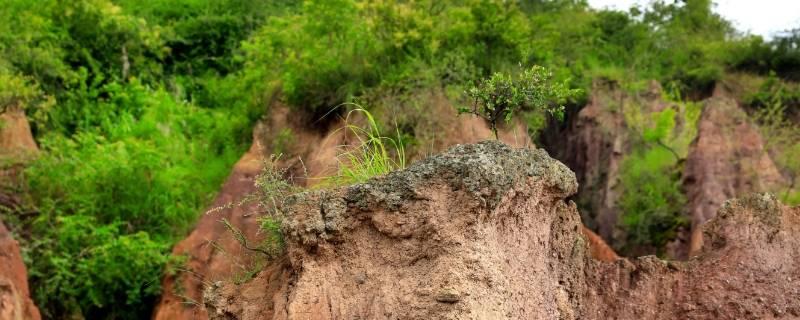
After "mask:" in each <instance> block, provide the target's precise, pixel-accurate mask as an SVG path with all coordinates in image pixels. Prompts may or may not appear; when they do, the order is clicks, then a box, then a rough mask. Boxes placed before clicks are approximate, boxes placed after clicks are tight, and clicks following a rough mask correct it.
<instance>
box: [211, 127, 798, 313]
mask: <svg viewBox="0 0 800 320" xmlns="http://www.w3.org/2000/svg"><path fill="white" fill-rule="evenodd" d="M576 190H577V183H576V179H575V176H574V174H572V172H571V171H570V170H569V169H567V168H566V166H564V165H563V164H561V163H559V162H557V161H555V160H553V159H551V158H549V157H548V156H547V155H546V153H544V152H543V151H541V150H530V149H517V150H513V149H510V148H508V147H505V146H503V145H501V144H499V143H496V142H487V143H481V144H478V145H465V146H458V147H455V148H453V149H451V150H450V151H448V152H447V153H445V154H442V155H438V156H433V157H430V158H428V159H425V160H423V161H420V162H419V163H417V164H415V165H413V166H411V167H410V168H408V169H406V170H403V171H398V172H395V173H392V174H389V175H388V176H386V177H381V178H377V179H373V180H371V181H369V182H368V183H366V184H359V185H354V186H349V187H344V188H339V189H334V190H330V191H312V192H307V193H304V194H300V195H295V196H292V197H290V198H289V199H288V200H287V204H286V206H285V207H284V208H283V212H284V213H285V217H284V220H283V221H284V225H283V229H284V234H285V237H286V248H287V253H288V255H287V258H286V259H282V260H279V261H276V262H275V263H274V264H272V265H270V266H269V267H267V268H266V269H265V270H264V271H262V272H261V273H260V274H259V275H257V276H256V278H255V279H254V280H252V281H251V282H248V283H245V284H242V285H235V284H232V283H230V282H229V281H218V282H214V283H213V284H212V285H211V286H209V287H208V289H207V291H206V293H205V298H206V300H205V304H206V307H207V309H208V310H209V311H208V315H209V316H211V318H212V319H555V318H558V319H610V318H613V319H774V318H785V319H793V318H798V317H800V289H798V288H800V280H798V279H800V265H798V264H797V263H795V261H800V209H798V208H794V209H790V208H787V207H785V206H783V205H781V204H780V203H779V202H778V201H777V200H776V199H775V198H774V197H772V196H770V195H752V196H747V197H744V198H742V199H740V200H732V201H728V202H726V203H725V205H723V207H722V209H721V210H720V211H719V213H718V214H717V215H716V217H714V218H713V219H712V220H711V221H710V222H709V223H707V224H706V225H705V235H704V236H705V239H706V242H705V243H706V245H705V246H704V247H703V251H702V252H701V253H700V255H699V256H697V257H695V258H693V259H692V260H690V261H688V262H669V261H663V260H659V259H657V258H655V257H652V256H649V257H642V258H638V259H635V260H632V261H629V260H627V259H619V260H616V262H612V263H608V262H601V261H598V260H595V259H592V258H591V256H590V253H589V241H587V239H586V237H584V236H583V235H582V232H581V224H580V217H579V215H578V212H577V210H576V208H575V205H574V204H572V203H571V202H566V201H565V200H564V199H565V198H566V197H568V196H569V195H571V194H572V193H574V192H575V191H576Z"/></svg>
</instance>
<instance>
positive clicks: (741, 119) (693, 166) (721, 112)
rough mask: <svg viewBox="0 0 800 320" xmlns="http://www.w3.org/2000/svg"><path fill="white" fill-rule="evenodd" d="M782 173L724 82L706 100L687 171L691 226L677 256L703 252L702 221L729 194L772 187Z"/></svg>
mask: <svg viewBox="0 0 800 320" xmlns="http://www.w3.org/2000/svg"><path fill="white" fill-rule="evenodd" d="M781 180H782V177H781V174H780V172H779V171H778V169H777V167H776V166H775V164H774V163H773V162H772V159H771V158H770V156H769V154H768V153H767V152H766V151H765V150H764V143H763V141H762V139H761V135H760V134H759V131H758V128H757V127H756V126H755V125H754V124H753V123H752V120H750V118H749V117H748V116H747V114H746V113H745V112H744V111H743V110H742V109H741V108H740V107H739V105H738V103H737V102H736V100H734V99H733V98H731V97H730V95H729V94H727V93H726V92H725V91H724V90H723V89H722V88H718V89H717V90H716V91H715V92H714V96H713V97H711V98H710V99H708V100H707V101H706V102H705V106H704V108H703V113H702V115H701V117H700V121H699V123H698V131H697V137H696V138H695V140H694V141H693V143H692V146H691V148H690V151H689V156H688V158H687V159H686V165H685V169H684V174H683V185H684V189H685V190H686V194H687V197H688V200H689V203H688V212H689V214H690V216H691V219H692V229H691V234H690V236H689V237H687V238H689V239H690V241H689V243H688V245H684V247H686V248H684V249H683V250H682V251H681V253H680V254H679V256H682V257H686V256H687V255H692V254H695V253H697V252H699V250H700V248H701V247H702V239H703V237H702V232H701V230H702V228H701V226H702V225H703V224H704V223H705V222H706V221H708V220H709V219H711V218H712V217H714V215H715V214H716V212H717V210H718V209H719V208H720V206H721V205H722V203H723V202H725V200H727V199H730V198H733V197H737V196H740V195H744V194H747V193H750V192H764V191H771V190H774V189H775V188H776V187H777V186H779V185H780V184H781V183H782V181H781Z"/></svg>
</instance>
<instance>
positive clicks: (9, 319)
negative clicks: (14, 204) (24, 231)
mask: <svg viewBox="0 0 800 320" xmlns="http://www.w3.org/2000/svg"><path fill="white" fill-rule="evenodd" d="M40 318H41V317H40V316H39V309H37V308H36V305H34V304H33V301H32V300H31V299H30V292H29V291H28V273H27V271H26V270H25V264H23V263H22V256H21V255H20V251H19V244H18V243H17V241H15V240H14V239H13V237H12V236H11V233H10V232H9V231H8V229H6V227H5V225H3V223H2V222H0V320H23V319H26V320H27V319H40Z"/></svg>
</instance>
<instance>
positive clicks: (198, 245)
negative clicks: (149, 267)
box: [154, 94, 614, 320]
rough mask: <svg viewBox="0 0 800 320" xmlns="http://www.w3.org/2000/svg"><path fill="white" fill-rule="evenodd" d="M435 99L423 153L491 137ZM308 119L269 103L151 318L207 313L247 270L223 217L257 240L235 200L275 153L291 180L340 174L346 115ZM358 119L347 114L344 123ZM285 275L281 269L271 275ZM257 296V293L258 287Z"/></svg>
mask: <svg viewBox="0 0 800 320" xmlns="http://www.w3.org/2000/svg"><path fill="white" fill-rule="evenodd" d="M431 101H433V102H432V104H431V108H433V109H434V110H436V114H437V115H436V116H435V117H433V118H432V119H428V121H427V122H424V123H423V124H421V125H423V126H425V128H426V130H429V131H430V132H439V134H438V135H437V136H435V137H431V139H432V140H431V143H430V146H431V148H432V149H431V150H428V149H426V150H425V151H424V152H434V151H436V150H438V149H440V148H443V147H444V146H448V145H452V144H454V143H458V142H477V141H480V140H482V139H485V138H487V137H489V136H490V135H491V131H490V130H489V129H488V126H486V124H485V123H484V122H482V121H481V120H480V119H478V118H476V117H469V116H463V117H458V116H457V114H456V112H455V111H454V110H455V109H454V108H453V106H452V105H450V104H449V102H448V101H447V99H446V98H445V97H444V96H442V95H441V94H434V95H433V96H432V97H431ZM306 120H307V119H301V118H300V117H297V116H296V115H293V114H292V113H291V112H290V110H289V109H288V107H286V106H284V105H282V104H281V103H280V102H278V101H275V102H273V103H272V104H271V106H270V113H269V116H268V117H267V118H265V119H263V120H262V122H260V123H259V124H258V125H257V126H256V128H255V129H254V131H253V145H252V146H251V148H250V150H249V151H248V152H247V153H246V154H245V155H244V156H243V157H242V158H241V159H240V160H239V162H238V163H237V164H236V165H235V166H234V168H233V170H232V172H231V174H230V176H229V177H228V180H227V181H226V182H225V184H224V185H223V186H222V188H221V191H220V193H219V194H218V195H217V197H216V199H215V200H214V203H213V204H212V205H211V207H210V208H221V207H225V208H223V209H222V210H218V211H216V212H213V213H208V214H204V215H202V216H201V217H200V219H199V221H198V223H197V224H196V226H195V228H194V230H193V231H192V232H191V233H190V234H189V236H188V237H187V238H186V239H184V240H182V241H181V242H180V243H178V245H176V246H175V247H174V248H173V254H174V255H178V256H184V257H185V263H184V264H183V265H180V266H179V268H178V272H177V273H175V274H169V275H167V276H165V277H164V280H163V282H162V285H163V293H162V297H161V300H160V302H159V303H158V305H157V306H156V310H155V312H154V319H169V320H173V319H205V318H207V315H206V309H205V308H204V307H203V306H202V292H203V288H205V287H206V286H208V285H209V284H211V283H214V282H216V281H230V280H231V279H232V278H233V277H235V276H236V275H240V274H242V273H246V272H249V271H250V270H249V269H250V268H252V265H251V262H252V261H253V259H252V258H253V257H252V255H251V254H249V253H248V252H247V250H244V249H243V248H242V246H241V245H240V244H239V243H238V242H237V241H236V240H235V239H234V238H233V236H232V233H231V232H230V231H229V230H227V229H226V228H225V226H224V225H223V224H222V223H221V220H222V219H226V220H228V221H229V222H230V223H231V225H233V226H234V227H236V228H238V229H239V230H241V231H242V232H243V234H245V235H246V236H247V237H248V238H249V239H251V240H252V241H258V240H259V239H260V237H261V236H262V235H261V234H259V232H258V227H259V226H258V225H259V223H258V222H257V221H256V218H257V213H258V208H256V205H255V203H249V204H244V205H234V206H230V205H231V204H237V203H238V202H240V201H241V200H242V199H244V198H245V197H247V196H248V195H249V194H252V193H253V192H254V191H255V189H254V181H253V179H254V178H255V176H256V175H257V174H258V173H259V172H260V171H261V168H262V164H263V161H264V160H266V159H269V157H270V154H276V153H282V154H283V156H282V157H281V158H280V160H279V162H280V163H279V165H280V166H283V167H288V168H289V171H288V172H287V177H286V179H288V180H290V181H291V182H293V183H295V184H297V185H300V186H311V185H314V184H316V183H319V182H320V181H322V180H323V179H324V178H325V177H329V176H332V175H334V174H336V170H337V164H338V163H337V161H338V160H337V155H338V153H340V152H341V149H340V147H341V146H343V145H346V144H348V143H353V141H351V140H353V138H354V137H352V135H348V132H347V131H346V130H344V129H342V128H343V127H344V126H345V119H337V120H333V121H332V122H331V123H330V124H328V128H327V129H325V130H314V129H312V128H309V126H308V123H307V121H306ZM360 120H362V119H357V118H349V119H347V120H346V121H348V123H350V122H358V121H360ZM500 135H501V139H502V140H503V141H506V142H507V143H510V144H512V145H517V146H524V145H529V144H530V140H529V139H528V138H527V134H526V133H525V131H524V130H523V129H521V128H520V127H511V128H507V129H505V130H501V132H500ZM287 137H288V138H287ZM434 138H435V139H434ZM604 252H605V254H606V256H607V257H608V258H609V259H613V258H614V253H613V251H611V250H610V249H608V250H607V251H604ZM609 252H610V253H609ZM269 270H277V269H275V267H274V266H271V267H268V268H267V271H263V272H262V274H272V273H270V271H269ZM276 272H277V271H276ZM281 274H282V273H281V272H277V273H276V274H273V276H280V275H281ZM256 281H263V279H261V280H256ZM271 283H272V282H271ZM243 294H246V293H243ZM254 294H255V295H256V296H260V295H261V292H258V293H254Z"/></svg>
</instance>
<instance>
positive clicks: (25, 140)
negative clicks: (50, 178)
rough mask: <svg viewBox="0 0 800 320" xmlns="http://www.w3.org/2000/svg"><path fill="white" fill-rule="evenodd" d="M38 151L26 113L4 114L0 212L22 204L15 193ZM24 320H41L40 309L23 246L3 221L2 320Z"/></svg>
mask: <svg viewBox="0 0 800 320" xmlns="http://www.w3.org/2000/svg"><path fill="white" fill-rule="evenodd" d="M36 150H37V147H36V143H35V142H34V141H33V137H32V136H31V131H30V127H29V126H28V121H27V119H26V118H25V114H24V113H23V112H22V111H21V110H18V109H10V110H7V112H5V113H3V114H0V210H2V211H6V212H9V213H10V214H14V212H15V210H16V209H17V208H18V207H19V206H20V205H21V201H20V199H19V197H18V194H16V190H15V189H16V187H17V185H18V182H19V181H18V180H19V179H18V178H19V171H20V170H21V169H22V165H23V162H24V160H25V159H26V158H27V156H28V155H30V154H32V153H35V152H36ZM22 319H40V315H39V309H37V308H36V305H34V303H33V301H32V300H31V299H30V292H29V291H28V273H27V271H26V269H25V264H24V263H23V262H22V256H21V254H20V248H19V244H18V243H17V241H16V240H14V238H13V236H12V234H11V232H9V230H8V229H7V228H6V226H5V225H4V224H3V222H2V221H0V320H22Z"/></svg>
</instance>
